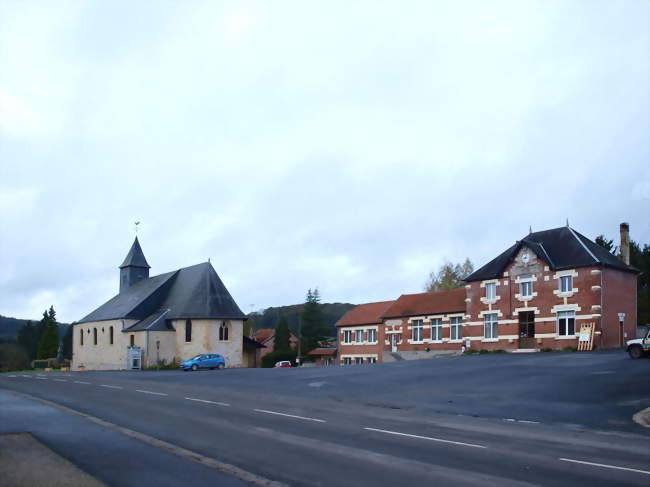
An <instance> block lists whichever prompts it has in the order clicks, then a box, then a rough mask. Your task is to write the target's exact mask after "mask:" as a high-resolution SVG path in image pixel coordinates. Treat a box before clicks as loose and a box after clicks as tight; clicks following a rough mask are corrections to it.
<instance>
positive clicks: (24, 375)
mask: <svg viewBox="0 0 650 487" xmlns="http://www.w3.org/2000/svg"><path fill="white" fill-rule="evenodd" d="M21 377H27V378H28V379H31V378H32V376H31V375H26V374H23V375H21Z"/></svg>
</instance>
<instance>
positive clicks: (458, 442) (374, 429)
mask: <svg viewBox="0 0 650 487" xmlns="http://www.w3.org/2000/svg"><path fill="white" fill-rule="evenodd" d="M363 429H364V430H368V431H378V432H380V433H388V434H389V435H397V436H406V437H408V438H418V439H420V440H429V441H438V442H440V443H450V444H452V445H461V446H471V447H472V448H487V446H483V445H475V444H473V443H463V442H462V441H452V440H443V439H441V438H432V437H430V436H419V435H410V434H408V433H399V432H397V431H388V430H380V429H377V428H363Z"/></svg>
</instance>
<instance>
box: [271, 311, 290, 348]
mask: <svg viewBox="0 0 650 487" xmlns="http://www.w3.org/2000/svg"><path fill="white" fill-rule="evenodd" d="M290 339H291V334H290V332H289V321H288V320H287V317H286V315H282V316H281V317H280V321H279V322H278V326H276V327H275V338H274V340H273V351H274V352H281V351H287V350H290V349H291V341H290Z"/></svg>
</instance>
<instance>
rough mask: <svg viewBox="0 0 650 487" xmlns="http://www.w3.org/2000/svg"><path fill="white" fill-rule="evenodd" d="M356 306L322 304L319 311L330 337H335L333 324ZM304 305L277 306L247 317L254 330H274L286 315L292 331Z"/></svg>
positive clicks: (296, 328)
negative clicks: (321, 313)
mask: <svg viewBox="0 0 650 487" xmlns="http://www.w3.org/2000/svg"><path fill="white" fill-rule="evenodd" d="M355 306H356V305H355V304H351V303H322V304H321V310H322V312H323V321H324V322H325V325H326V326H327V327H328V328H329V329H330V330H331V336H336V330H335V326H334V325H335V324H336V322H337V321H338V320H339V319H340V318H341V316H343V315H344V314H345V313H347V312H348V311H349V310H351V309H352V308H354V307H355ZM303 307H304V304H292V305H288V306H277V307H271V308H266V309H265V310H264V311H263V312H261V313H260V312H254V313H250V314H249V315H248V317H249V319H250V321H251V322H253V327H254V328H255V329H256V330H259V329H260V328H275V327H276V325H277V324H278V321H280V316H281V315H286V316H287V320H288V321H289V328H290V329H291V330H292V331H294V332H295V331H297V330H298V324H299V321H300V315H301V314H302V310H303Z"/></svg>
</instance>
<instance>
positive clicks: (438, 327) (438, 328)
mask: <svg viewBox="0 0 650 487" xmlns="http://www.w3.org/2000/svg"><path fill="white" fill-rule="evenodd" d="M431 340H433V341H441V340H442V318H433V319H432V320H431Z"/></svg>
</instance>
